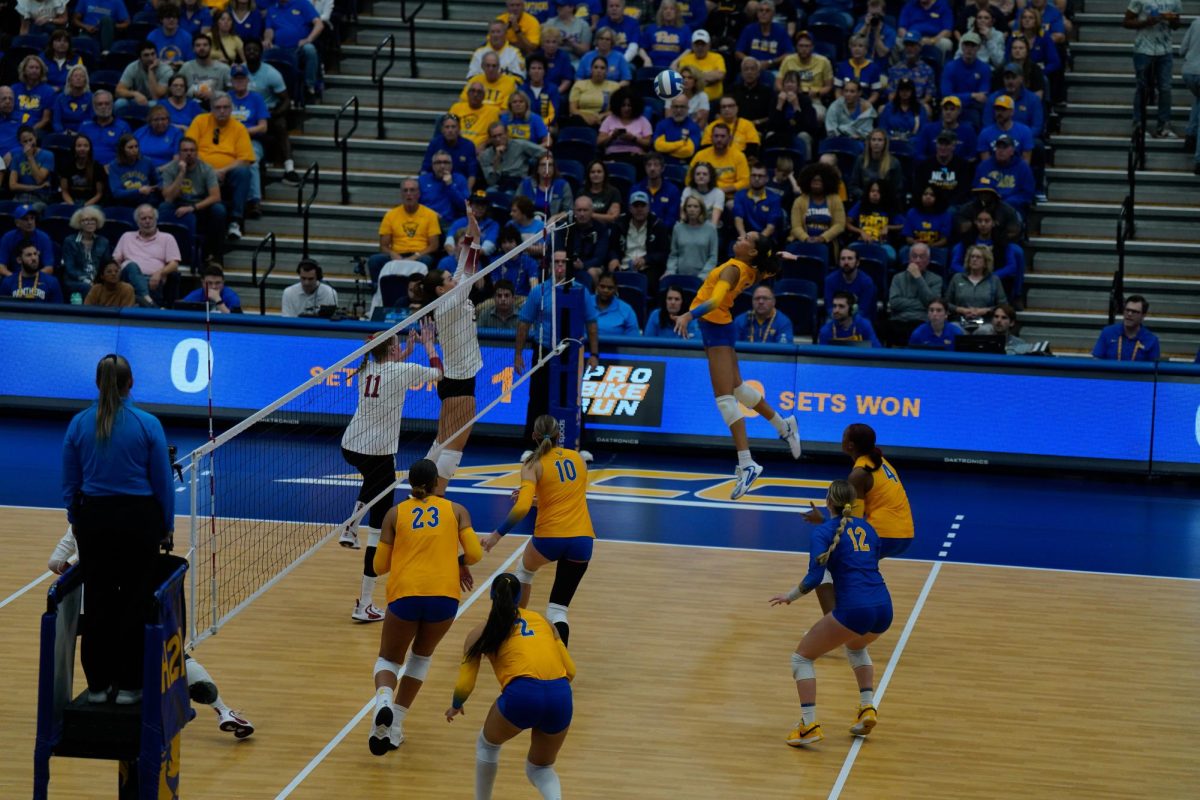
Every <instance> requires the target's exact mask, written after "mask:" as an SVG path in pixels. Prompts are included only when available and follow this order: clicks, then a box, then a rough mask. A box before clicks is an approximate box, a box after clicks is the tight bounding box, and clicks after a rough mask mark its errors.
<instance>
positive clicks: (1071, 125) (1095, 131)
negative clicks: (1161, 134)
mask: <svg viewBox="0 0 1200 800" xmlns="http://www.w3.org/2000/svg"><path fill="white" fill-rule="evenodd" d="M1190 111H1191V106H1190V105H1188V106H1184V107H1182V108H1177V107H1174V106H1173V107H1172V109H1171V121H1172V123H1173V125H1174V127H1175V130H1176V132H1177V133H1182V132H1183V128H1184V126H1185V125H1187V120H1188V113H1189V112H1190ZM1132 128H1133V118H1132V117H1131V115H1130V113H1129V106H1127V105H1113V104H1111V103H1071V104H1070V106H1069V107H1068V113H1067V114H1066V115H1064V116H1063V118H1062V130H1061V133H1060V135H1062V136H1120V137H1124V138H1125V140H1126V142H1128V140H1129V134H1130V131H1131V130H1132ZM1176 146H1177V147H1180V148H1182V145H1179V144H1177V145H1176ZM1180 152H1182V149H1181V150H1180Z"/></svg>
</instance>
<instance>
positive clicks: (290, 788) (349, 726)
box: [275, 547, 525, 800]
mask: <svg viewBox="0 0 1200 800" xmlns="http://www.w3.org/2000/svg"><path fill="white" fill-rule="evenodd" d="M524 551H525V548H524V547H518V548H517V549H516V550H515V551H513V554H512V555H511V556H509V557H508V559H507V560H505V562H504V563H503V564H501V565H500V566H499V567H497V568H496V571H495V572H493V573H492V574H491V576H490V577H489V578H488V579H487V580H486V581H484V582H483V583H481V584H479V588H478V589H476V590H475V591H474V592H473V593H472V594H471V596H470V597H468V598H467V599H466V600H465V601H464V602H463V603H462V604H461V605H459V607H458V613H457V614H455V615H454V619H455V620H456V621H457V620H458V618H459V617H461V616H462V615H463V612H464V611H466V610H467V609H468V608H470V607H471V604H472V603H474V602H475V601H476V600H478V599H479V598H480V597H481V596H482V595H483V593H484V592H487V591H491V586H492V581H494V580H496V576H497V575H499V574H500V573H502V572H504V571H505V570H506V569H508V566H509V565H510V564H512V562H513V561H515V560H516V558H517V556H519V555H521V553H523V552H524ZM403 672H404V670H403V668H401V670H400V674H403ZM397 678H399V675H397ZM374 706H375V696H374V695H371V699H370V700H368V701H367V703H366V705H364V706H363V707H362V708H360V709H359V710H358V713H357V714H355V715H354V716H353V717H352V718H351V719H350V721H349V722H347V723H346V724H345V726H344V727H343V728H342V729H341V730H340V731H338V733H337V735H336V736H334V737H333V738H332V739H330V740H329V743H328V744H326V745H325V746H324V747H322V748H321V752H319V753H317V754H316V755H315V756H313V757H312V760H311V761H309V762H308V764H306V765H305V766H304V769H302V770H300V772H298V773H297V774H296V777H294V778H292V782H291V783H289V784H288V785H287V786H285V787H283V791H281V792H280V793H279V794H277V795H275V800H283V798H285V797H288V796H290V795H291V793H292V792H294V791H295V790H296V787H298V786H299V785H300V784H301V783H303V782H304V779H305V778H307V777H308V776H309V775H310V774H311V773H312V771H313V770H314V769H316V768H317V767H318V766H320V764H321V762H322V761H324V760H325V757H326V756H328V755H329V754H330V753H332V752H333V749H334V748H335V747H337V746H338V745H339V744H341V743H342V740H343V739H345V738H346V737H347V736H348V735H349V734H350V731H352V730H354V728H355V727H356V726H357V725H358V723H360V722H362V719H363V717H365V716H366V715H367V714H369V713H370V711H371V709H372V708H373V707H374Z"/></svg>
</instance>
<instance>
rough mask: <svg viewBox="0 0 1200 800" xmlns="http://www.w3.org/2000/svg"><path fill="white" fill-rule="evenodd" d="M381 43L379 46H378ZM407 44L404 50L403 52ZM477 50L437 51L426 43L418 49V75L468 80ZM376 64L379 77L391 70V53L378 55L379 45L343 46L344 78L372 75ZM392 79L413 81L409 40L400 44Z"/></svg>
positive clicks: (449, 49) (339, 69)
mask: <svg viewBox="0 0 1200 800" xmlns="http://www.w3.org/2000/svg"><path fill="white" fill-rule="evenodd" d="M376 44H378V43H376ZM401 44H403V51H402V50H401ZM472 50H473V48H465V49H460V48H433V47H426V46H424V45H423V44H422V46H421V47H418V48H417V65H418V73H419V75H420V77H422V78H438V79H443V80H458V81H461V80H465V78H466V75H467V64H468V63H469V62H470V60H471V52H472ZM373 61H374V63H375V69H376V74H379V73H382V72H383V70H384V69H386V67H387V52H386V51H384V52H383V53H382V54H381V56H380V57H376V56H375V44H368V43H363V44H349V45H343V46H342V60H341V63H340V64H339V67H338V74H340V75H370V74H371V64H372V62H373ZM388 75H389V76H395V77H405V78H411V77H412V74H411V62H410V60H409V54H408V38H407V35H406V36H405V37H404V41H403V43H401V42H400V41H399V40H397V42H396V63H395V64H394V65H393V66H392V68H391V70H390V71H389V72H388Z"/></svg>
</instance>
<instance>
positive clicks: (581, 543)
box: [533, 536, 596, 561]
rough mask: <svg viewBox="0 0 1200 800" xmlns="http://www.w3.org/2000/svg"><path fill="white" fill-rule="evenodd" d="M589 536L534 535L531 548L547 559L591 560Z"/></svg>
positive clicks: (590, 540) (590, 539) (591, 539)
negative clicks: (558, 536) (559, 536)
mask: <svg viewBox="0 0 1200 800" xmlns="http://www.w3.org/2000/svg"><path fill="white" fill-rule="evenodd" d="M594 541H596V540H595V539H594V538H592V537H591V536H567V537H564V538H557V537H545V536H534V537H533V549H534V550H537V551H538V552H539V553H541V554H542V558H545V559H546V560H548V561H561V560H562V559H564V558H565V559H566V560H567V561H591V560H592V542H594Z"/></svg>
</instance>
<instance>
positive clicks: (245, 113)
mask: <svg viewBox="0 0 1200 800" xmlns="http://www.w3.org/2000/svg"><path fill="white" fill-rule="evenodd" d="M229 83H230V86H231V87H232V88H230V90H229V99H230V100H232V101H233V118H234V119H236V120H237V121H238V122H240V123H242V125H244V126H246V132H247V133H249V134H250V147H251V148H253V150H254V157H255V158H256V159H258V162H261V161H262V159H263V152H264V151H263V143H264V141H265V140H266V136H267V125H268V123H270V121H271V112H270V111H268V110H267V101H266V100H264V99H263V96H262V95H261V94H259V93H258V92H252V91H250V71H249V70H248V69H246V65H245V64H234V65H233V66H232V67H230V68H229ZM261 203H262V171H261V170H258V169H252V170H250V193H249V195H248V196H247V197H246V216H247V217H248V218H249V219H258V218H259V217H261V216H262V212H261V211H260V210H259V205H260V204H261Z"/></svg>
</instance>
